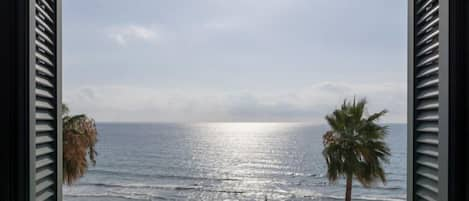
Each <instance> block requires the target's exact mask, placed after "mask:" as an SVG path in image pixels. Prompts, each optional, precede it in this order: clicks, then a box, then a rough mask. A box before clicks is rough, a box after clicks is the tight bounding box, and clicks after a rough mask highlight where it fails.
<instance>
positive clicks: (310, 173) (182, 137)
mask: <svg viewBox="0 0 469 201" xmlns="http://www.w3.org/2000/svg"><path fill="white" fill-rule="evenodd" d="M98 129H99V131H100V134H99V143H98V152H99V155H98V158H97V161H98V163H97V165H96V167H93V168H90V170H89V171H88V173H87V175H86V176H85V177H83V178H82V179H81V180H80V182H78V183H77V184H75V185H73V186H67V187H64V200H65V201H109V200H113V201H114V200H115V201H131V200H265V199H266V198H267V199H268V200H342V199H343V194H344V190H345V186H344V183H343V182H342V181H340V182H338V183H337V184H329V182H328V181H327V178H326V177H325V172H326V165H325V161H324V159H323V157H322V154H321V151H322V148H323V146H322V139H321V136H322V134H323V133H324V131H325V130H326V127H324V126H313V125H308V124H292V123H207V124H117V123H106V124H98ZM405 129H406V128H405V125H399V124H393V125H390V135H389V137H388V138H387V142H388V143H389V144H390V146H391V149H392V154H393V156H392V158H391V163H390V164H389V165H387V166H386V171H387V176H388V183H387V184H386V185H378V186H376V187H374V188H370V189H365V188H362V187H361V186H360V185H359V184H354V186H353V197H354V200H405V183H406V135H405Z"/></svg>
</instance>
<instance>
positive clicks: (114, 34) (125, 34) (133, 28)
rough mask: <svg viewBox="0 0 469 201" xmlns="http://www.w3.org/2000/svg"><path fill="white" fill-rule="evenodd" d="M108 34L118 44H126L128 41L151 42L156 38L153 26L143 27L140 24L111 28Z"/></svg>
mask: <svg viewBox="0 0 469 201" xmlns="http://www.w3.org/2000/svg"><path fill="white" fill-rule="evenodd" d="M108 36H109V38H111V39H112V40H114V41H115V42H116V43H118V44H120V45H126V44H128V43H129V42H130V41H145V42H153V41H156V40H157V39H158V34H157V31H156V29H155V28H154V27H145V26H140V25H127V26H120V27H114V28H111V29H110V30H109V33H108Z"/></svg>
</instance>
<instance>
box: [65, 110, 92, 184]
mask: <svg viewBox="0 0 469 201" xmlns="http://www.w3.org/2000/svg"><path fill="white" fill-rule="evenodd" d="M62 119H63V153H64V154H63V174H64V181H65V183H67V184H72V183H73V182H75V181H76V180H78V178H80V177H82V176H83V175H84V174H85V173H86V170H87V169H88V164H89V163H91V164H93V165H95V164H96V160H95V158H96V150H95V145H96V142H97V134H98V132H97V129H96V124H95V122H94V120H93V119H91V118H88V117H87V116H86V115H83V114H82V115H74V116H70V115H69V109H68V107H67V106H66V105H65V104H63V105H62ZM88 160H89V161H88Z"/></svg>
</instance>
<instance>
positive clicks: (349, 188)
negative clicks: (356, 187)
mask: <svg viewBox="0 0 469 201" xmlns="http://www.w3.org/2000/svg"><path fill="white" fill-rule="evenodd" d="M351 200H352V175H347V184H346V187H345V201H351Z"/></svg>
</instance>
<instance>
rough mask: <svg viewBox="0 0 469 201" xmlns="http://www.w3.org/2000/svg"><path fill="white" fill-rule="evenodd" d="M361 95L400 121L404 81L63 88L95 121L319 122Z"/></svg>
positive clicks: (69, 99) (76, 108) (374, 108)
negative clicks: (253, 87)
mask: <svg viewBox="0 0 469 201" xmlns="http://www.w3.org/2000/svg"><path fill="white" fill-rule="evenodd" d="M354 96H356V97H367V98H368V100H369V101H370V112H374V111H377V110H378V109H383V108H386V109H388V110H390V113H389V114H388V115H387V117H386V118H385V119H384V121H385V122H404V121H405V119H404V118H405V111H406V108H405V107H406V104H405V103H406V94H405V83H382V84H370V83H367V84H357V83H337V82H322V83H316V84H313V85H311V86H309V87H304V88H302V89H297V90H294V91H293V90H289V91H275V90H272V91H265V92H262V93H260V92H256V93H252V92H249V91H231V92H219V91H216V92H214V91H210V90H169V89H164V90H158V89H154V88H143V87H128V86H104V87H93V86H90V87H83V88H80V89H76V90H71V91H66V92H64V99H65V102H67V103H68V104H69V105H70V107H71V108H72V111H73V112H76V113H86V114H89V115H91V116H93V117H95V118H96V120H98V121H145V122H206V121H261V122H264V121H301V122H313V123H322V121H323V117H324V116H325V115H326V114H327V113H328V112H330V111H332V110H333V109H334V108H335V107H337V106H338V105H340V104H341V102H342V101H343V99H344V98H353V97H354Z"/></svg>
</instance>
